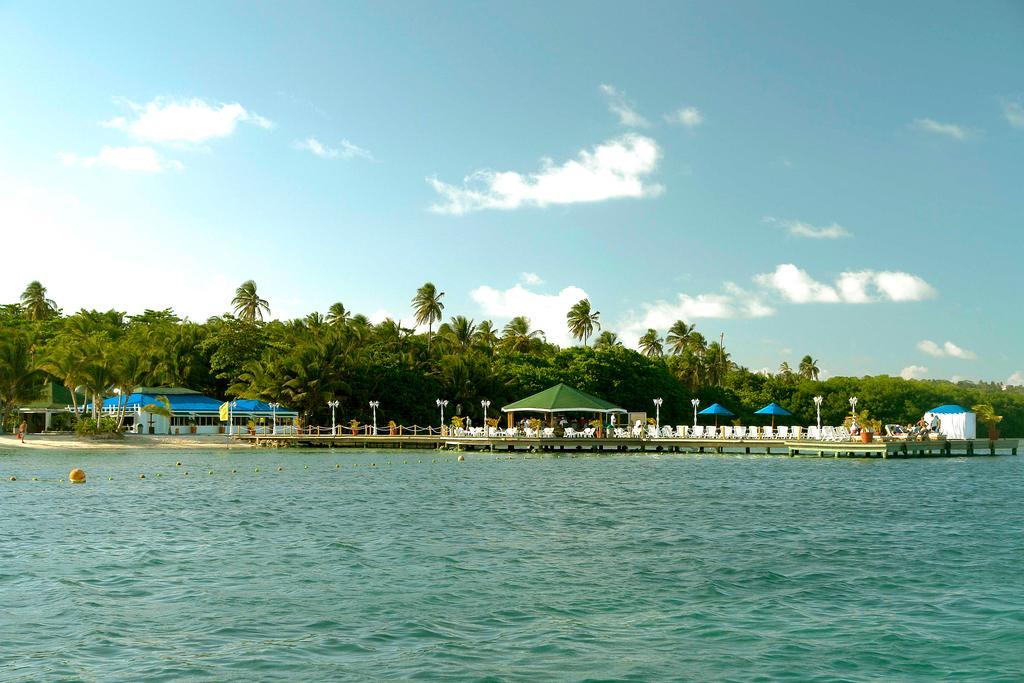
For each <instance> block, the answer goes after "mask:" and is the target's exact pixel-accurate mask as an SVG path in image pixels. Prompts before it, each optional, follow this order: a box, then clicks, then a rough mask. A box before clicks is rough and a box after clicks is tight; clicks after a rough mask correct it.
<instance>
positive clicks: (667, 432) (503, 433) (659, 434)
mask: <svg viewBox="0 0 1024 683" xmlns="http://www.w3.org/2000/svg"><path fill="white" fill-rule="evenodd" d="M453 435H454V436H457V437H459V436H470V437H473V436H475V437H485V436H490V437H495V438H519V437H526V438H537V437H538V436H539V437H540V438H544V439H553V438H555V429H554V428H553V427H544V428H542V429H541V430H540V433H539V434H538V431H537V430H536V429H531V428H529V427H526V428H523V429H520V428H518V427H510V428H508V429H501V428H500V427H488V428H486V430H485V428H484V427H471V428H470V429H462V428H458V429H456V430H454V434H453ZM596 436H597V430H596V429H594V428H593V427H587V428H586V429H583V430H580V431H577V430H576V429H573V428H572V427H566V428H565V431H564V432H563V434H562V438H565V439H591V438H594V437H596ZM611 436H612V437H614V438H616V439H718V440H730V439H743V440H754V439H757V440H769V439H782V440H791V441H798V440H800V439H809V440H812V441H850V440H851V439H852V438H853V437H852V436H851V434H850V431H849V430H848V429H847V428H846V427H822V428H821V429H819V428H818V427H816V426H813V425H812V426H810V427H807V429H806V430H805V429H804V428H803V427H787V426H785V425H783V426H780V427H756V426H755V427H744V426H733V425H724V426H721V427H712V426H707V427H706V426H704V425H697V426H696V427H690V426H687V425H678V426H677V427H675V428H674V429H673V428H672V427H670V426H668V425H666V426H664V427H662V428H661V429H660V430H658V429H656V428H655V427H654V425H641V424H637V425H634V426H633V427H630V428H622V427H616V428H614V429H613V430H612V433H611Z"/></svg>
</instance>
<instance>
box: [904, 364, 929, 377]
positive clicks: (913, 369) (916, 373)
mask: <svg viewBox="0 0 1024 683" xmlns="http://www.w3.org/2000/svg"><path fill="white" fill-rule="evenodd" d="M927 374H928V368H926V367H924V366H921V365H908V366H907V367H905V368H903V369H902V370H900V377H902V378H903V379H921V378H922V377H925V376H926V375H927Z"/></svg>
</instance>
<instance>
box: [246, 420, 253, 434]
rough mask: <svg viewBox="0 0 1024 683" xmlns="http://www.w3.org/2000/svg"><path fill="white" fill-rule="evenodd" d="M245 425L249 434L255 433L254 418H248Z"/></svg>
mask: <svg viewBox="0 0 1024 683" xmlns="http://www.w3.org/2000/svg"><path fill="white" fill-rule="evenodd" d="M245 426H246V427H247V428H248V429H249V433H250V434H255V433H256V421H255V420H249V421H248V422H247V423H246V425H245Z"/></svg>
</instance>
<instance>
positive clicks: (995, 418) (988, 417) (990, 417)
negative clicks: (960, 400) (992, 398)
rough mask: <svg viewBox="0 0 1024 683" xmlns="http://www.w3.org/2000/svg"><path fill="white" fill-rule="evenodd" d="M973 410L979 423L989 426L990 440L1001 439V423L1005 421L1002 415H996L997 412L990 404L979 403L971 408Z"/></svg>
mask: <svg viewBox="0 0 1024 683" xmlns="http://www.w3.org/2000/svg"><path fill="white" fill-rule="evenodd" d="M971 410H973V411H974V413H975V415H977V418H978V422H981V423H983V424H986V425H988V440H989V441H995V440H996V439H998V438H999V426H998V425H999V423H1000V422H1002V421H1003V416H1002V415H996V410H995V408H993V407H992V406H991V405H990V404H988V403H979V404H978V405H976V406H971Z"/></svg>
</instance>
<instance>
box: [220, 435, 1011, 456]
mask: <svg viewBox="0 0 1024 683" xmlns="http://www.w3.org/2000/svg"><path fill="white" fill-rule="evenodd" d="M231 438H233V439H235V440H238V441H242V442H247V443H253V444H255V445H258V446H267V447H282V446H305V447H326V448H358V449H370V448H397V449H449V450H462V451H486V452H491V453H508V452H513V453H514V452H531V453H552V454H556V455H557V454H559V453H578V452H586V453H607V454H612V453H722V454H726V453H732V454H740V453H743V454H747V453H763V454H767V455H788V456H804V457H819V458H824V457H829V458H914V457H951V456H974V455H978V456H981V455H1017V449H1018V447H1019V446H1020V441H1019V440H1018V439H997V440H995V441H990V440H988V439H962V440H944V439H939V440H929V441H881V440H876V441H872V442H869V443H862V442H860V441H811V440H808V439H800V440H784V439H672V438H669V439H594V438H579V439H565V438H557V437H556V438H526V437H512V438H506V437H483V436H479V437H447V436H430V435H421V436H411V435H404V436H391V435H377V436H368V435H367V436H364V435H345V436H331V435H317V434H309V435H306V434H247V435H238V436H234V437H231Z"/></svg>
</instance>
